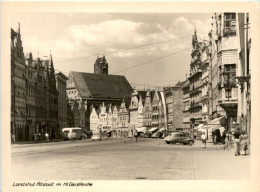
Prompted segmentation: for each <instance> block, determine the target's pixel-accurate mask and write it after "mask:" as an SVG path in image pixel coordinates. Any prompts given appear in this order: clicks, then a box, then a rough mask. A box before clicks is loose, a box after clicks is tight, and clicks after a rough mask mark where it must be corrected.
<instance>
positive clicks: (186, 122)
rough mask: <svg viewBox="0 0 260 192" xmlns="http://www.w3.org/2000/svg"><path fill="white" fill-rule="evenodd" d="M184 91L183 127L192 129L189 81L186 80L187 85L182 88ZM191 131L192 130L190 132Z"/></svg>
mask: <svg viewBox="0 0 260 192" xmlns="http://www.w3.org/2000/svg"><path fill="white" fill-rule="evenodd" d="M181 89H182V91H183V97H182V103H183V108H182V109H183V121H182V123H183V125H182V127H183V128H185V129H190V112H189V110H190V82H189V80H186V81H185V83H184V84H183V86H182V88H181ZM190 131H191V130H190Z"/></svg>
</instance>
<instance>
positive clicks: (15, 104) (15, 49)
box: [11, 24, 30, 141]
mask: <svg viewBox="0 0 260 192" xmlns="http://www.w3.org/2000/svg"><path fill="white" fill-rule="evenodd" d="M25 74H26V66H25V58H24V52H23V45H22V39H21V34H20V24H19V27H18V31H17V32H15V31H14V30H13V29H11V76H12V78H11V93H12V94H11V100H12V102H11V103H12V106H11V127H12V129H11V132H12V133H13V134H15V136H16V140H18V141H22V140H28V139H29V138H28V137H29V132H30V128H28V126H27V122H26V121H27V119H26V78H25Z"/></svg>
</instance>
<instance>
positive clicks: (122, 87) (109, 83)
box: [71, 71, 133, 99]
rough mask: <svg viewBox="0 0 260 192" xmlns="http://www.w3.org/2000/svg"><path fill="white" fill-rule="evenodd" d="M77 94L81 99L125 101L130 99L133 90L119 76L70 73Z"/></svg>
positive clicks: (122, 77)
mask: <svg viewBox="0 0 260 192" xmlns="http://www.w3.org/2000/svg"><path fill="white" fill-rule="evenodd" d="M71 74H72V77H73V80H74V82H75V85H76V87H77V89H78V91H79V94H80V95H81V97H83V98H109V99H123V98H124V99H125V98H127V97H130V96H131V94H132V92H133V88H132V87H131V85H130V84H129V82H128V81H127V79H126V78H125V76H121V75H102V74H94V73H82V72H75V71H72V72H71Z"/></svg>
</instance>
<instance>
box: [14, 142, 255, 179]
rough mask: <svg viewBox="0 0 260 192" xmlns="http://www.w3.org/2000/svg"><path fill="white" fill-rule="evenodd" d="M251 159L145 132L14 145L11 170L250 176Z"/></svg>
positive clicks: (25, 174)
mask: <svg viewBox="0 0 260 192" xmlns="http://www.w3.org/2000/svg"><path fill="white" fill-rule="evenodd" d="M249 160H250V157H249V156H239V157H235V156H234V155H233V151H224V150H223V149H221V146H213V145H212V144H209V145H208V148H207V149H202V148H201V144H200V142H199V141H197V142H196V143H195V144H194V145H193V146H192V147H191V146H185V145H180V144H177V145H167V144H165V143H164V142H163V141H162V140H160V139H145V138H142V139H139V141H138V142H137V143H136V142H135V140H134V139H131V138H122V139H121V138H114V139H111V138H107V139H104V140H102V141H101V142H100V141H90V140H83V141H67V142H56V143H42V144H27V145H12V173H13V175H14V178H16V179H24V180H30V179H33V180H35V179H38V180H45V179H46V180H82V179H85V180H136V179H140V180H142V179H148V180H197V179H247V178H248V177H249V166H250V164H249Z"/></svg>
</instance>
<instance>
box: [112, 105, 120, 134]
mask: <svg viewBox="0 0 260 192" xmlns="http://www.w3.org/2000/svg"><path fill="white" fill-rule="evenodd" d="M112 109H113V110H112V112H113V116H112V130H113V133H115V135H114V136H119V135H120V134H119V129H118V128H119V127H118V126H119V117H118V112H119V107H118V106H117V105H114V106H113V108H112Z"/></svg>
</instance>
